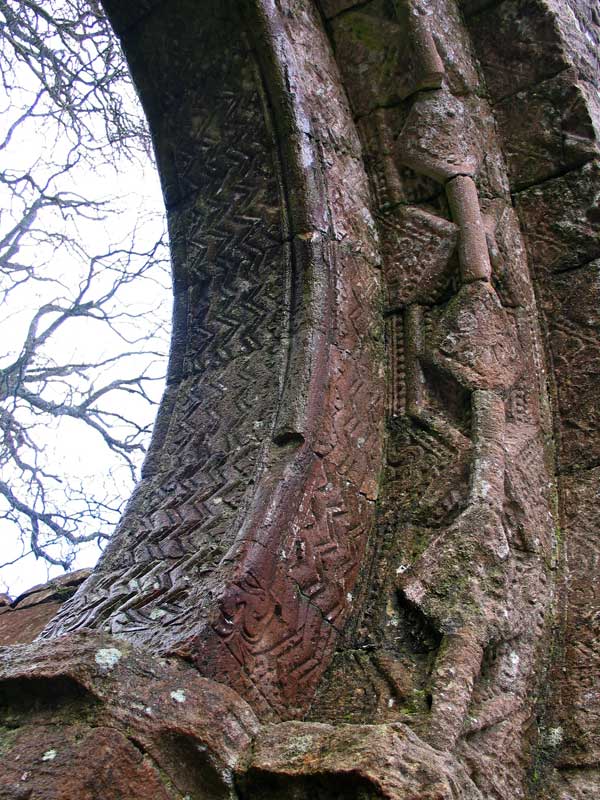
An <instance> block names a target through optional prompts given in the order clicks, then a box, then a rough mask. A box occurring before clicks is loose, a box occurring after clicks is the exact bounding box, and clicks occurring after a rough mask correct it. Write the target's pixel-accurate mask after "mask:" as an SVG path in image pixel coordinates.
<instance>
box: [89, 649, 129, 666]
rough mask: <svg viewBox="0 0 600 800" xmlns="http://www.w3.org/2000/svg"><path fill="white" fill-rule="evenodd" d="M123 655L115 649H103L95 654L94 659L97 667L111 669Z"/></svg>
mask: <svg viewBox="0 0 600 800" xmlns="http://www.w3.org/2000/svg"><path fill="white" fill-rule="evenodd" d="M122 655H123V653H122V652H121V651H120V650H117V648H116V647H103V648H101V649H100V650H98V651H97V652H96V655H95V656H94V659H95V661H96V664H98V666H99V667H103V668H104V669H112V668H113V667H114V666H115V665H116V664H117V663H118V662H119V660H120V659H121V657H122Z"/></svg>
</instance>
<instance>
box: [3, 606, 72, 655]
mask: <svg viewBox="0 0 600 800" xmlns="http://www.w3.org/2000/svg"><path fill="white" fill-rule="evenodd" d="M61 605H62V603H60V602H58V603H57V602H48V603H43V604H41V605H34V606H29V607H28V608H22V609H13V608H9V609H8V610H7V611H6V612H5V613H4V614H2V615H1V616H2V620H1V621H0V646H2V647H4V646H6V645H9V644H23V643H26V642H32V641H33V640H34V639H35V637H36V636H38V635H39V634H40V633H41V632H42V631H43V630H44V628H45V627H46V625H47V624H48V623H49V622H50V620H52V619H53V618H54V617H55V616H56V614H57V612H58V610H59V609H60V607H61Z"/></svg>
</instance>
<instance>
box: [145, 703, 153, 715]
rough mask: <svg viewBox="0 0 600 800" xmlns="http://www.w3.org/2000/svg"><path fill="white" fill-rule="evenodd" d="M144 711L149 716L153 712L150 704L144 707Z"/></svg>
mask: <svg viewBox="0 0 600 800" xmlns="http://www.w3.org/2000/svg"><path fill="white" fill-rule="evenodd" d="M144 713H145V714H147V716H149V717H151V716H152V714H153V713H154V712H153V711H152V709H151V707H150V706H146V708H145V709H144Z"/></svg>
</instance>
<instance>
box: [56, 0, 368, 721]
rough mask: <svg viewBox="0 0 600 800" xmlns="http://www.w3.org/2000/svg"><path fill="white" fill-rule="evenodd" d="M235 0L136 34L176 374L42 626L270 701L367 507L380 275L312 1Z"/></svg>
mask: <svg viewBox="0 0 600 800" xmlns="http://www.w3.org/2000/svg"><path fill="white" fill-rule="evenodd" d="M240 11H244V9H239V8H238V6H237V4H233V3H225V4H223V3H221V2H216V0H215V2H213V3H212V4H210V3H209V5H208V6H206V7H205V8H204V11H203V13H202V14H198V13H197V8H196V4H195V3H193V2H191V0H178V2H177V3H175V4H170V5H169V6H168V7H167V6H166V5H165V6H164V7H162V10H161V11H156V12H155V13H153V14H151V15H149V16H148V17H147V18H146V19H145V21H144V23H143V24H142V25H141V26H140V27H139V28H136V32H135V37H134V38H133V39H128V38H127V36H126V37H125V41H126V44H127V45H128V47H129V51H130V53H131V56H132V67H133V72H134V75H135V76H136V78H137V79H138V81H139V83H140V89H141V92H142V95H147V96H148V98H149V104H148V117H149V122H150V125H151V126H152V128H153V130H154V135H155V138H156V142H157V152H158V160H159V166H160V169H161V173H162V177H163V187H164V191H165V196H166V200H167V205H168V207H169V209H170V234H171V245H172V249H173V254H174V273H175V291H176V310H175V329H176V333H175V337H174V347H173V351H172V357H171V368H170V377H169V386H170V390H169V394H168V395H167V396H166V398H165V401H164V402H163V406H162V412H159V414H161V413H162V414H163V415H164V418H165V421H164V422H161V423H160V425H159V433H158V434H157V435H155V438H154V441H153V444H152V447H151V451H150V454H149V457H148V460H147V462H146V465H145V469H144V478H143V480H142V483H141V484H140V486H139V487H138V490H137V492H136V495H135V497H134V498H133V500H132V502H131V504H130V506H129V508H128V511H127V513H126V515H125V516H124V518H123V521H122V523H121V526H120V529H119V531H118V532H117V534H116V535H115V537H114V538H113V540H112V541H111V544H110V545H109V547H108V549H107V552H106V554H105V556H104V558H103V560H102V562H101V564H100V566H99V567H98V568H97V570H96V571H95V573H94V575H93V577H92V579H91V580H90V581H88V582H87V584H86V586H85V589H84V590H83V591H82V592H81V593H79V595H77V596H76V597H75V598H74V599H73V600H72V601H71V602H70V604H69V609H68V610H66V609H65V610H64V612H63V613H61V615H59V618H58V619H57V620H56V621H55V623H54V624H53V625H52V626H51V628H50V629H49V631H47V635H49V633H50V632H52V633H54V634H56V633H57V632H59V631H65V630H72V629H74V628H77V627H103V628H105V629H108V630H110V631H111V632H114V633H118V634H119V635H124V636H127V637H130V638H131V639H132V640H133V641H136V642H138V643H142V642H143V643H145V644H146V646H149V647H153V648H156V649H158V650H159V652H163V653H165V652H168V653H177V654H178V655H179V656H183V657H185V658H186V659H188V660H190V661H193V662H194V663H195V664H196V665H197V667H198V668H199V670H200V671H201V672H203V673H204V674H206V675H209V676H211V677H215V678H218V679H220V680H223V681H227V682H228V683H229V684H230V685H231V686H234V687H235V688H236V689H237V690H239V691H240V693H242V694H243V695H244V696H245V697H247V698H248V699H250V700H251V701H252V703H253V704H254V706H255V707H256V708H257V709H260V713H261V714H262V715H263V716H265V717H269V718H272V719H278V718H280V717H284V718H287V717H295V716H299V715H302V714H303V713H304V712H305V710H306V708H307V706H308V704H309V703H310V697H311V693H312V692H313V691H314V689H315V688H316V684H317V683H318V680H319V677H320V675H321V674H322V672H323V671H324V669H325V668H326V665H327V662H328V658H329V657H330V654H331V652H332V650H333V647H334V645H335V641H336V639H337V637H338V635H339V631H340V629H341V628H342V627H343V624H344V622H345V620H346V619H347V617H348V615H349V613H350V611H351V599H349V598H351V597H352V589H353V586H354V583H355V582H356V579H357V576H358V571H359V568H360V565H361V560H362V555H363V553H364V548H365V546H366V539H367V535H368V532H369V529H370V525H371V520H372V518H373V516H374V509H375V499H376V496H377V489H378V487H377V482H378V474H379V469H380V459H381V455H380V454H381V450H382V446H383V403H384V387H383V378H384V370H383V358H382V356H383V349H382V341H381V338H382V329H381V328H382V326H381V319H380V318H379V316H378V312H379V308H380V283H379V279H378V271H377V268H376V264H375V263H374V262H375V261H376V257H375V253H376V244H375V229H374V223H373V219H372V217H371V214H370V211H369V208H368V205H367V204H368V199H369V197H368V186H367V178H366V175H365V172H364V168H363V165H362V162H361V160H360V147H359V143H358V138H357V134H356V129H355V126H354V124H353V121H352V117H351V114H350V110H349V107H348V105H347V101H346V98H345V96H344V94H343V93H342V92H341V91H340V90H339V83H338V77H337V75H338V73H337V67H336V65H335V63H334V62H333V60H332V54H331V50H330V48H329V43H328V41H327V39H326V37H325V34H324V31H323V29H322V26H321V19H320V17H319V16H318V14H317V12H316V9H315V7H314V4H313V3H312V2H310V3H309V2H291V3H290V4H289V5H286V6H285V7H283V6H282V5H281V4H280V3H274V2H271V1H270V0H265V2H264V3H262V4H259V5H258V6H256V7H253V8H252V9H250V8H245V11H246V12H247V15H248V16H247V17H244V18H240V17H239V16H238V13H239V12H240ZM288 12H289V13H288ZM250 40H251V42H252V47H250ZM152 43H154V44H153V45H152ZM150 51H151V52H152V59H151V61H149V60H148V57H147V54H148V52H150ZM257 59H258V60H257ZM328 76H329V77H328ZM172 86H175V87H176V91H175V92H173V91H172V88H171V87H172ZM323 86H326V87H329V88H328V89H326V90H323ZM266 97H268V102H265V98H266ZM282 148H283V149H282ZM198 153H201V154H202V155H201V157H199V156H198ZM357 420H359V423H358V424H357ZM63 623H64V627H63Z"/></svg>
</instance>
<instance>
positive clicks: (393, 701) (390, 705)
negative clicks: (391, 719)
mask: <svg viewBox="0 0 600 800" xmlns="http://www.w3.org/2000/svg"><path fill="white" fill-rule="evenodd" d="M395 702H396V701H395V700H394V698H393V697H390V699H389V700H388V708H393V707H394V703H395Z"/></svg>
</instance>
